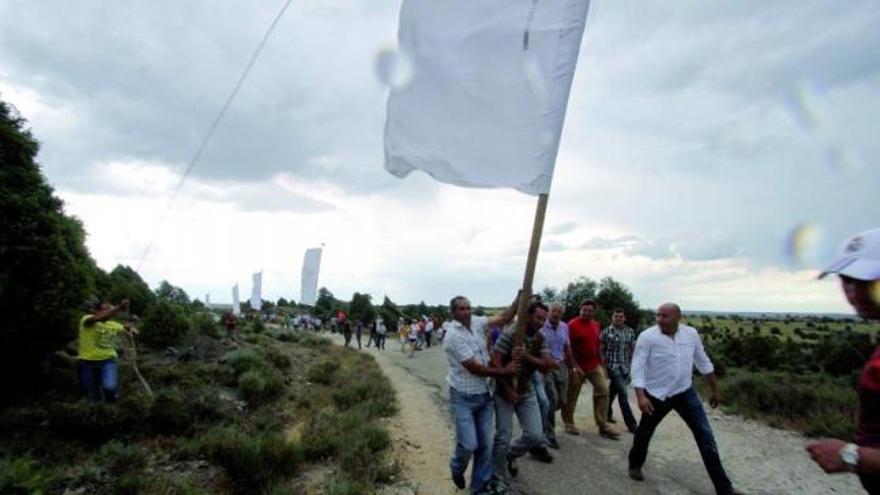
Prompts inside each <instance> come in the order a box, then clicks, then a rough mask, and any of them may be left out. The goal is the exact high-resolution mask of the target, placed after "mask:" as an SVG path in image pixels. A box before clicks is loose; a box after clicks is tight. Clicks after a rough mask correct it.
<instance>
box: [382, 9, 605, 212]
mask: <svg viewBox="0 0 880 495" xmlns="http://www.w3.org/2000/svg"><path fill="white" fill-rule="evenodd" d="M589 5H590V1H589V0H519V1H512V0H479V1H475V0H443V1H437V0H404V1H403V5H402V6H401V10H400V27H399V31H398V41H399V50H400V55H401V57H402V58H404V59H406V58H408V59H409V60H410V61H411V63H412V65H413V68H412V78H411V80H409V81H408V82H406V83H403V84H402V85H401V86H400V87H392V90H391V94H390V95H389V97H388V118H387V121H386V125H385V168H386V170H388V171H389V172H391V173H392V174H394V175H396V176H398V177H404V176H406V175H407V174H409V173H410V172H411V171H413V170H416V169H418V170H423V171H424V172H426V173H428V174H429V175H431V176H432V177H433V178H435V179H437V180H439V181H441V182H447V183H450V184H457V185H460V186H470V187H512V188H515V189H517V190H519V191H522V192H524V193H526V194H533V195H538V194H541V193H546V192H549V190H550V182H551V180H552V177H553V167H554V165H555V162H556V153H557V151H558V149H559V137H560V134H561V132H562V124H563V121H564V120H565V108H566V104H567V102H568V93H569V89H570V88H571V80H572V77H573V75H574V70H575V65H576V63H577V58H578V52H579V50H580V44H581V38H582V36H583V32H584V24H585V23H586V18H587V11H588V9H589Z"/></svg>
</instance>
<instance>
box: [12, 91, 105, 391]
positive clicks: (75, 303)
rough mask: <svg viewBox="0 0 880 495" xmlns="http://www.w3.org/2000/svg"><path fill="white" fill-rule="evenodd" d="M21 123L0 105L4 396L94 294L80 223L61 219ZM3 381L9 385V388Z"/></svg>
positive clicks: (21, 383)
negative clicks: (90, 295) (89, 296)
mask: <svg viewBox="0 0 880 495" xmlns="http://www.w3.org/2000/svg"><path fill="white" fill-rule="evenodd" d="M38 150H39V144H38V143H37V141H36V140H35V139H34V137H33V136H32V135H31V133H30V131H29V130H27V129H26V128H25V121H24V119H23V118H22V117H20V116H19V115H18V114H17V113H16V112H15V111H14V110H13V109H12V108H11V107H10V106H9V105H7V104H6V103H4V102H2V101H0V218H2V219H3V220H2V222H0V314H2V315H3V318H2V321H0V348H2V349H5V350H6V351H7V352H6V356H5V357H4V359H3V360H0V383H3V384H4V385H5V386H4V390H5V391H6V393H4V396H6V398H9V397H10V396H11V395H13V394H15V393H16V392H17V390H15V387H16V386H17V387H20V388H21V389H25V387H29V384H28V383H27V382H28V381H29V380H28V379H36V378H37V377H36V376H35V375H34V374H32V373H30V371H31V370H33V369H34V368H35V367H36V366H37V364H38V361H39V359H40V357H41V356H44V355H46V354H47V353H48V352H50V351H52V350H54V349H57V348H58V347H60V346H62V345H63V344H64V343H65V342H67V341H68V340H70V339H71V338H73V337H74V336H75V333H76V332H75V325H74V323H73V322H74V321H75V318H76V316H77V315H78V314H79V310H80V308H81V306H82V304H83V302H84V301H85V300H86V298H87V297H88V295H89V294H92V293H94V291H95V285H94V274H95V272H96V271H97V269H96V267H95V263H94V261H93V260H92V259H91V257H90V256H89V253H88V250H87V249H86V247H85V231H84V230H83V227H82V225H81V224H80V222H79V221H78V220H77V219H75V218H73V217H70V216H67V215H65V214H64V212H63V209H62V202H61V200H60V199H58V198H57V197H56V196H55V195H54V194H53V190H52V188H51V187H50V186H49V184H48V183H47V182H46V180H45V178H44V177H43V175H42V173H41V172H40V169H39V166H38V165H37V163H36V161H35V158H36V156H37V152H38ZM10 382H11V383H10Z"/></svg>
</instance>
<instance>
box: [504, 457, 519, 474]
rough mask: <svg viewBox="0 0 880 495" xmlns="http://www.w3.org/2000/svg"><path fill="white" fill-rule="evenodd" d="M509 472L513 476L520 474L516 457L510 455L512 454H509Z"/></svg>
mask: <svg viewBox="0 0 880 495" xmlns="http://www.w3.org/2000/svg"><path fill="white" fill-rule="evenodd" d="M507 472H509V473H510V477H511V478H516V476H517V475H518V474H519V467H517V465H516V458H515V457H510V454H507Z"/></svg>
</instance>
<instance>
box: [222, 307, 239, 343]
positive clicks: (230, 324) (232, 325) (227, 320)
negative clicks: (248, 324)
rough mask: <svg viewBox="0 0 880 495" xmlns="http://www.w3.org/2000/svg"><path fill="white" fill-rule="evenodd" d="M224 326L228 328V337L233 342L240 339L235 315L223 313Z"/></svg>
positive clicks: (229, 312) (230, 312)
mask: <svg viewBox="0 0 880 495" xmlns="http://www.w3.org/2000/svg"><path fill="white" fill-rule="evenodd" d="M223 326H225V327H226V336H227V337H229V338H230V339H232V340H236V339H238V318H236V317H235V313H233V312H232V311H227V312H226V313H223Z"/></svg>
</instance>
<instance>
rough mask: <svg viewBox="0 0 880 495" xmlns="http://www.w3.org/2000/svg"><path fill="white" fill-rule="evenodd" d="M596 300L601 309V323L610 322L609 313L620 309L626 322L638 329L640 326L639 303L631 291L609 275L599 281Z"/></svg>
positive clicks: (606, 323) (640, 313)
mask: <svg viewBox="0 0 880 495" xmlns="http://www.w3.org/2000/svg"><path fill="white" fill-rule="evenodd" d="M596 302H597V303H598V304H599V308H600V310H601V314H600V320H602V324H603V325H608V324H610V323H611V313H612V312H613V311H614V310H615V309H618V308H619V309H622V310H623V311H624V313H626V320H627V324H628V325H629V326H630V327H632V328H634V329H639V328H641V326H642V312H641V311H640V310H639V303H638V301H636V299H635V297H633V294H632V292H630V291H629V289H627V288H626V286H624V285H623V284H622V283H620V282H618V281H616V280H614V279H613V278H611V277H605V278H603V279H602V280H601V281H600V282H599V292H598V293H597V294H596Z"/></svg>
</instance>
